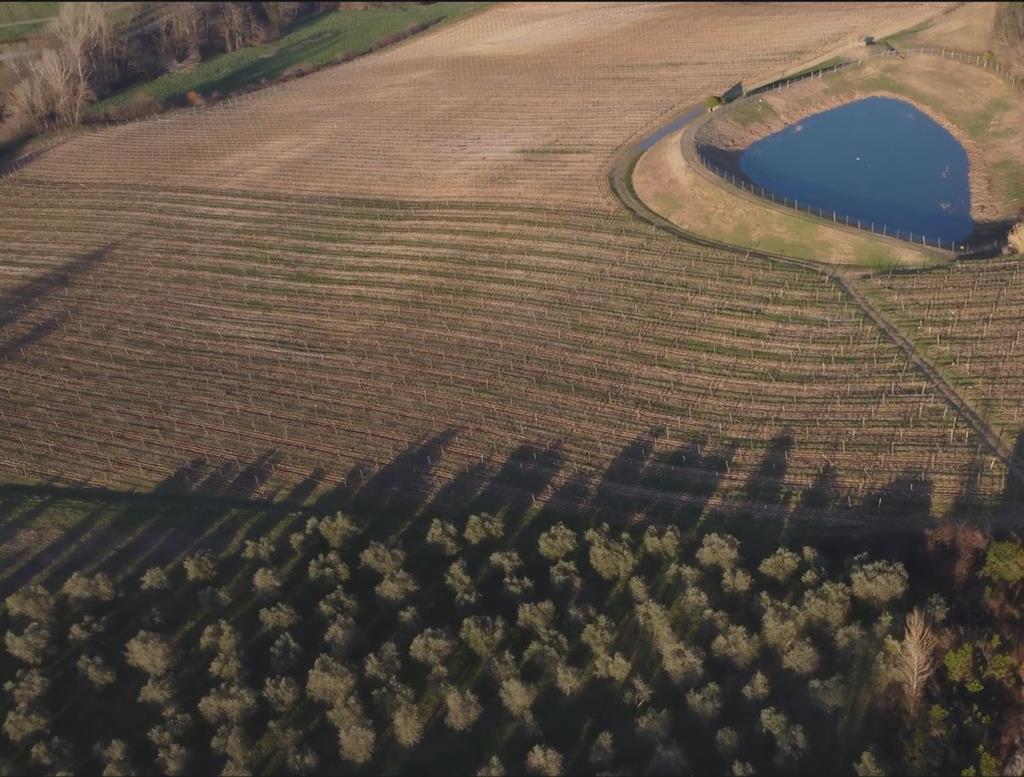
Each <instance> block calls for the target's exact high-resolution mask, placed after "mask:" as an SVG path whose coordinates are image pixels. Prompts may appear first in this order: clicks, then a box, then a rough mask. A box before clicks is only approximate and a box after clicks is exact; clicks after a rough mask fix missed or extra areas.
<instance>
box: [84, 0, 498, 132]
mask: <svg viewBox="0 0 1024 777" xmlns="http://www.w3.org/2000/svg"><path fill="white" fill-rule="evenodd" d="M486 5H488V3H466V2H449V3H433V4H430V5H420V4H416V3H391V4H388V5H387V6H385V7H379V8H364V9H350V8H346V9H340V10H337V11H328V12H325V13H322V14H317V15H315V16H310V17H305V18H303V19H302V20H300V21H299V22H298V23H297V24H295V25H294V26H293V27H292V28H291V29H290V30H289V31H288V32H287V34H285V35H283V36H282V37H281V38H279V39H278V40H276V41H273V42H271V43H265V44H263V45H260V46H251V47H249V48H244V49H239V50H238V51H233V52H230V53H227V54H221V55H220V56H218V57H214V58H213V59H210V60H208V61H206V62H200V63H198V64H197V65H195V66H194V67H192V68H189V69H188V70H184V71H181V72H178V73H168V74H166V75H163V76H161V77H159V78H157V79H155V80H153V81H149V82H146V83H143V84H138V85H137V86H133V87H131V88H129V89H126V90H125V91H122V92H119V93H117V94H114V95H111V96H110V97H107V98H106V99H104V100H101V101H99V102H97V103H95V104H94V105H92V106H90V108H89V111H88V115H89V116H91V117H93V118H99V117H103V116H106V115H111V116H113V115H116V114H117V113H118V112H119V111H121V110H122V109H124V108H125V107H126V106H129V105H131V104H133V103H142V102H146V101H150V102H151V101H155V102H156V103H158V104H159V105H160V106H173V105H178V104H182V103H184V102H185V96H186V95H187V94H188V93H189V92H193V91H194V92H196V93H198V94H200V95H202V96H203V97H204V98H209V97H211V96H214V95H216V96H217V97H220V98H224V97H228V96H230V95H231V94H233V93H236V92H239V91H242V90H247V89H251V88H253V87H255V86H258V85H260V84H262V83H268V84H269V83H272V82H274V81H276V80H278V79H281V78H283V77H287V76H289V75H294V74H296V73H298V72H311V71H314V70H317V69H319V68H322V67H325V66H327V65H331V64H335V63H340V62H344V61H347V60H349V59H353V58H355V57H358V56H361V55H363V54H366V53H369V52H371V51H375V50H376V49H378V48H381V47H383V46H385V45H388V44H389V43H393V42H397V40H399V39H400V38H401V37H404V36H406V35H407V34H412V33H414V32H415V31H417V29H418V28H421V27H422V26H423V25H429V26H434V25H436V24H438V23H443V22H447V21H451V20H452V19H455V18H457V17H462V16H464V15H465V14H467V13H470V12H472V11H475V10H477V9H479V8H483V7H485V6H486Z"/></svg>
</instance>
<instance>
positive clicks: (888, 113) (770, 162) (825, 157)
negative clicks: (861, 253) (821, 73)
mask: <svg viewBox="0 0 1024 777" xmlns="http://www.w3.org/2000/svg"><path fill="white" fill-rule="evenodd" d="M740 169H741V170H742V171H743V172H744V173H745V174H746V176H747V177H748V178H749V179H750V180H752V181H753V182H754V183H756V184H758V185H759V186H761V187H763V188H765V189H767V190H769V191H771V192H774V193H775V194H776V195H777V196H779V197H783V196H784V197H787V198H789V199H790V200H793V199H796V200H797V202H799V203H800V204H801V206H803V205H809V206H811V207H812V208H821V209H822V210H825V211H828V212H829V213H831V212H832V211H833V210H834V211H836V212H837V213H838V214H840V216H842V215H844V214H845V215H848V216H849V217H850V219H851V220H853V219H860V220H861V221H862V222H864V225H865V226H867V224H869V223H871V222H874V224H875V225H876V227H880V226H881V225H882V224H885V225H886V226H887V230H888V233H889V234H894V233H895V231H896V230H897V229H898V230H900V235H901V236H903V237H905V236H906V235H907V233H913V234H914V236H915V239H917V238H920V236H921V235H922V234H923V235H925V236H926V237H927V238H928V239H929V240H930V241H934V240H935V239H941V240H943V241H959V240H963V239H964V238H966V237H967V235H968V234H970V232H971V230H972V229H973V227H974V223H973V221H972V220H971V215H970V214H971V192H970V186H969V184H968V177H967V171H968V162H967V154H966V153H965V152H964V149H963V147H962V146H961V145H960V144H959V143H958V142H957V140H956V138H954V137H953V136H952V135H950V134H949V133H948V132H947V131H946V130H945V129H943V128H942V127H941V126H940V125H939V124H936V123H935V122H934V121H933V120H932V119H930V118H929V117H928V116H926V115H925V114H923V113H921V112H920V111H919V110H917V108H915V107H914V106H912V105H910V104H909V103H905V102H903V101H902V100H893V99H890V98H888V97H868V98H866V99H864V100H858V101H857V102H853V103H848V104H846V105H843V106H840V107H839V108H834V109H832V110H829V111H824V112H823V113H818V114H815V115H814V116H810V117H808V118H806V119H804V120H803V121H801V122H800V123H798V124H794V125H792V126H789V127H786V129H784V130H782V131H780V132H777V133H775V134H774V135H769V136H768V137H766V138H763V139H762V140H759V141H757V142H756V143H753V144H751V146H750V147H749V148H748V149H747V150H746V151H744V152H743V154H742V155H741V156H740Z"/></svg>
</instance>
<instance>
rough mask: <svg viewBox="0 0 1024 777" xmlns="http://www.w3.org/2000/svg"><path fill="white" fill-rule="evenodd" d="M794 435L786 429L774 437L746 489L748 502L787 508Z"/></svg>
mask: <svg viewBox="0 0 1024 777" xmlns="http://www.w3.org/2000/svg"><path fill="white" fill-rule="evenodd" d="M793 445H794V440H793V433H792V431H791V430H790V429H785V430H783V432H782V433H781V434H777V435H775V436H774V437H772V439H771V442H770V443H769V444H768V448H767V450H766V451H765V454H764V458H763V459H762V460H761V463H760V464H759V465H758V467H757V470H756V471H755V472H754V474H752V475H751V476H750V479H749V480H748V481H747V485H746V487H745V489H744V491H745V493H746V497H747V501H749V502H753V503H754V504H764V505H779V506H785V505H786V504H787V503H788V502H789V499H790V494H789V492H788V491H787V490H786V488H785V482H786V470H787V469H788V467H789V452H790V451H791V450H793Z"/></svg>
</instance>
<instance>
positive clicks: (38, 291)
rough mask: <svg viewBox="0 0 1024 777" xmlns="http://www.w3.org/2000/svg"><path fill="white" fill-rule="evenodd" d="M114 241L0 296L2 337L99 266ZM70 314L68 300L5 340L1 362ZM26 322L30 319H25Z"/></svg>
mask: <svg viewBox="0 0 1024 777" xmlns="http://www.w3.org/2000/svg"><path fill="white" fill-rule="evenodd" d="M112 249H113V244H107V245H106V246H104V247H103V248H100V249H97V250H95V251H90V252H88V253H85V254H82V255H81V256H78V257H76V258H74V259H71V260H70V261H68V262H65V263H64V264H62V265H60V266H59V267H56V268H54V269H52V270H50V271H48V272H46V273H43V274H42V275H40V276H38V277H36V278H33V279H32V280H30V281H27V282H26V283H23V284H21V285H19V286H16V287H15V288H13V289H11V290H10V291H9V292H7V293H6V294H4V295H3V297H0V337H3V338H5V339H6V338H7V337H10V334H9V332H8V331H5V330H9V329H11V328H12V327H15V326H17V325H18V324H19V323H21V322H22V321H24V319H26V318H27V317H28V316H29V315H30V314H31V313H32V312H34V311H36V310H39V309H41V308H42V307H43V305H45V304H46V303H47V302H48V301H49V299H50V298H51V297H52V296H53V295H54V294H57V293H59V292H61V291H64V290H66V289H67V288H68V287H70V285H71V284H72V283H73V282H74V281H75V279H76V278H78V277H79V276H81V275H82V274H84V273H86V272H89V271H90V270H92V269H95V268H96V267H98V266H99V265H100V264H101V263H102V262H103V260H104V259H106V257H107V256H109V254H110V252H111V250H112ZM70 316H71V311H70V309H69V308H68V307H67V302H65V301H63V300H62V301H61V307H60V308H59V309H57V310H56V311H54V312H53V313H50V314H49V315H48V316H47V317H46V318H44V319H43V320H42V321H40V322H38V323H36V324H33V325H32V326H31V327H30V328H29V329H28V331H26V332H22V333H21V334H18V335H16V336H14V337H10V339H6V342H3V343H0V362H4V361H7V360H8V359H10V358H11V357H14V356H17V355H19V354H20V353H21V351H23V350H24V349H26V348H28V347H30V346H33V345H36V344H38V343H39V342H41V341H42V340H44V339H46V338H47V337H48V336H49V335H50V334H52V333H53V332H55V331H56V330H57V329H59V328H60V327H61V326H62V325H63V324H64V323H65V322H66V321H67V320H68V319H69V318H70ZM26 323H27V322H26Z"/></svg>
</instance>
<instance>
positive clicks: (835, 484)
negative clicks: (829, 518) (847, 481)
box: [800, 463, 841, 510]
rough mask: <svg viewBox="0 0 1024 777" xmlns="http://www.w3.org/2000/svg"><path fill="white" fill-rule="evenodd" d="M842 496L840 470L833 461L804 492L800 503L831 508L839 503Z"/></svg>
mask: <svg viewBox="0 0 1024 777" xmlns="http://www.w3.org/2000/svg"><path fill="white" fill-rule="evenodd" d="M840 497H841V493H840V484H839V472H838V470H836V468H835V466H834V465H833V464H831V463H828V464H825V465H824V466H823V467H822V468H821V471H820V472H819V473H818V476H817V477H816V478H815V479H814V481H813V482H812V483H811V485H809V486H808V487H807V488H806V489H805V490H804V492H803V495H802V497H801V499H800V503H801V504H803V505H806V506H807V507H817V508H821V509H826V510H827V509H829V508H832V507H835V506H836V505H837V504H838V503H839V499H840Z"/></svg>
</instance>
